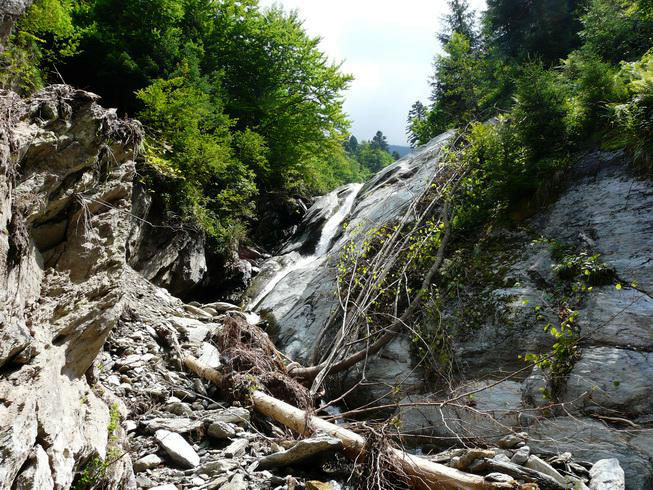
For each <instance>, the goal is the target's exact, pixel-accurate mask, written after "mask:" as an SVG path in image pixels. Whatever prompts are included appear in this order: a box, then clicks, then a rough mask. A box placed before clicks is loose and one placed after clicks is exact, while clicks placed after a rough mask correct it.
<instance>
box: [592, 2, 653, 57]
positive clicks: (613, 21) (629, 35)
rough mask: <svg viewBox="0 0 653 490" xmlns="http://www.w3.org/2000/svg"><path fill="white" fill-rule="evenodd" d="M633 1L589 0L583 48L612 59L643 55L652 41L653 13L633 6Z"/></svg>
mask: <svg viewBox="0 0 653 490" xmlns="http://www.w3.org/2000/svg"><path fill="white" fill-rule="evenodd" d="M633 3H634V2H624V1H622V0H590V2H589V6H588V8H587V10H586V12H585V13H584V14H583V16H582V17H581V22H582V25H583V28H582V30H581V31H580V33H579V35H580V37H581V39H582V40H583V44H584V49H587V50H590V51H591V52H593V53H594V54H595V55H597V56H600V57H602V58H603V59H604V60H606V61H608V62H610V63H618V62H619V61H622V60H625V61H634V60H635V59H637V58H638V57H640V56H642V54H644V52H646V51H647V50H648V49H649V48H650V47H651V43H652V42H653V17H651V16H650V15H647V14H646V9H645V8H643V9H641V8H634V7H635V6H634V5H633ZM642 5H643V3H642ZM629 7H630V8H629ZM649 12H650V10H649Z"/></svg>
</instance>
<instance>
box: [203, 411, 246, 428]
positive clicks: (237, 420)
mask: <svg viewBox="0 0 653 490" xmlns="http://www.w3.org/2000/svg"><path fill="white" fill-rule="evenodd" d="M204 421H205V422H207V423H209V424H211V423H216V422H224V423H227V424H235V425H240V426H244V425H247V424H249V421H250V413H249V410H247V409H246V408H242V407H230V408H225V409H221V410H215V411H212V412H206V414H205V416H204Z"/></svg>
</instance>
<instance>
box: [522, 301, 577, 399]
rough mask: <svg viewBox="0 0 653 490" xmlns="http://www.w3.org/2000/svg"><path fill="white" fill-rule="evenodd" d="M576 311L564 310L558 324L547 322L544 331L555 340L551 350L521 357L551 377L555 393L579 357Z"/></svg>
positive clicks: (562, 384)
mask: <svg viewBox="0 0 653 490" xmlns="http://www.w3.org/2000/svg"><path fill="white" fill-rule="evenodd" d="M577 319H578V311H574V310H565V311H564V313H563V319H562V320H561V322H560V324H559V325H558V326H553V325H551V324H550V323H547V324H546V325H545V326H544V331H545V332H548V333H549V334H550V335H551V337H553V339H554V340H555V342H554V344H553V346H552V349H551V352H550V353H546V354H534V353H528V354H526V355H524V356H519V357H520V358H523V359H524V360H525V361H526V362H531V363H533V364H535V365H536V366H538V367H539V368H540V369H542V370H543V371H544V372H546V373H547V374H548V375H549V377H550V378H551V384H552V387H553V391H554V393H552V394H551V395H555V394H556V393H557V392H558V391H559V389H560V388H561V387H562V386H564V381H565V380H566V378H567V376H568V375H569V373H570V372H571V370H572V369H573V368H574V365H575V364H576V361H577V360H578V359H579V358H580V350H579V346H578V342H579V340H580V333H579V327H578V324H577V323H578V322H577Z"/></svg>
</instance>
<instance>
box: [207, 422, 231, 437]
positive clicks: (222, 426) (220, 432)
mask: <svg viewBox="0 0 653 490" xmlns="http://www.w3.org/2000/svg"><path fill="white" fill-rule="evenodd" d="M207 433H208V435H209V436H210V437H213V438H214V439H229V438H230V437H234V436H235V435H236V429H235V428H234V427H233V425H231V424H229V423H227V422H219V421H218V422H213V423H212V424H210V425H209V428H208V430H207Z"/></svg>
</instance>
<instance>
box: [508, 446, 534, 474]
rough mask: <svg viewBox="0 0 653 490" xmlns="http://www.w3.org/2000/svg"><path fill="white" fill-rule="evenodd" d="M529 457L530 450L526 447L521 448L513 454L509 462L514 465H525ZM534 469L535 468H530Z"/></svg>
mask: <svg viewBox="0 0 653 490" xmlns="http://www.w3.org/2000/svg"><path fill="white" fill-rule="evenodd" d="M530 455H531V448H529V447H528V446H522V447H520V448H519V449H517V451H515V454H513V456H512V458H511V459H510V461H512V462H513V463H515V464H525V463H526V462H527V461H528V457H529V456H530ZM532 469H536V468H532Z"/></svg>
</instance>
